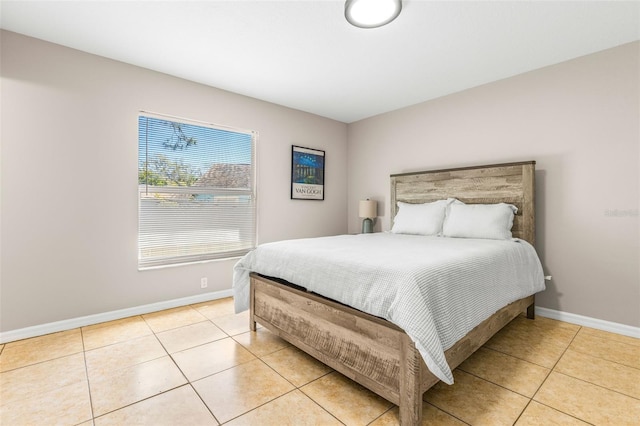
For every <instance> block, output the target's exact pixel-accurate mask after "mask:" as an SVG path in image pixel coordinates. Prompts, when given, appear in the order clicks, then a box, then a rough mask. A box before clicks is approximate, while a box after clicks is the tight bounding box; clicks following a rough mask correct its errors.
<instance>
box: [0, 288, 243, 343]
mask: <svg viewBox="0 0 640 426" xmlns="http://www.w3.org/2000/svg"><path fill="white" fill-rule="evenodd" d="M231 296H233V290H231V289H229V290H220V291H214V292H210V293H204V294H198V295H195V296H188V297H182V298H180V299H173V300H167V301H163V302H157V303H150V304H148V305H142V306H134V307H132V308H126V309H120V310H117V311H110V312H103V313H101V314H95V315H87V316H84V317H79V318H71V319H68V320H63V321H56V322H51V323H48V324H42V325H35V326H33V327H25V328H20V329H18V330H10V331H5V332H1V333H0V343H6V342H13V341H15V340H22V339H28V338H29V337H36V336H43V335H45V334H50V333H57V332H59V331H65V330H72V329H74V328H78V327H84V326H87V325H93V324H99V323H101V322H106V321H113V320H118V319H122V318H127V317H131V316H135V315H142V314H148V313H150V312H157V311H162V310H164V309H171V308H177V307H179V306H185V305H192V304H194V303H201V302H207V301H209V300H216V299H222V298H225V297H231Z"/></svg>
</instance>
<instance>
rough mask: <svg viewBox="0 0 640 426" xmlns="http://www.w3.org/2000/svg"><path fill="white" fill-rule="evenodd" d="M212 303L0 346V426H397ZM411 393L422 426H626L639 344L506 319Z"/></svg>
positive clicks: (378, 402)
mask: <svg viewBox="0 0 640 426" xmlns="http://www.w3.org/2000/svg"><path fill="white" fill-rule="evenodd" d="M248 323H249V320H248V313H246V312H245V313H241V314H237V315H236V314H234V313H233V301H232V300H231V299H223V300H218V301H212V302H206V303H200V304H196V305H191V306H184V307H181V308H176V309H169V310H166V311H161V312H154V313H151V314H147V315H141V316H136V317H131V318H126V319H122V320H118V321H111V322H107V323H102V324H97V325H93V326H89V327H82V328H80V329H75V330H69V331H65V332H61V333H55V334H50V335H46V336H41V337H36V338H33V339H26V340H21V341H17V342H11V343H7V344H4V345H0V424H2V425H3V426H13V425H16V426H18V425H50V424H69V425H83V426H85V425H86V426H89V425H95V426H101V425H138V424H148V425H218V424H228V425H234V426H237V425H307V424H309V425H341V424H344V425H375V426H384V425H397V424H398V409H397V407H395V406H394V405H393V404H391V403H390V402H388V401H386V400H384V399H382V398H380V397H379V396H377V395H375V394H373V393H371V392H369V391H368V390H366V389H364V388H362V387H361V386H359V385H357V384H355V383H354V382H352V381H351V380H349V379H347V378H346V377H344V376H342V375H341V374H339V373H337V372H335V371H333V370H331V369H330V368H328V367H326V366H325V365H323V364H321V363H319V362H318V361H316V360H314V359H313V358H311V357H310V356H308V355H306V354H305V353H303V352H301V351H300V350H298V349H296V348H294V347H292V346H290V345H289V344H288V343H286V342H284V341H283V340H281V339H279V338H278V337H276V336H274V335H273V334H271V333H270V332H269V331H267V330H266V329H264V328H259V329H258V331H257V332H250V331H249V327H248ZM454 376H455V381H456V383H455V384H454V385H453V386H448V385H444V384H442V383H440V384H437V385H436V386H434V387H433V388H432V389H430V390H429V391H428V392H427V393H426V394H425V402H424V406H423V408H424V410H423V412H424V424H429V425H464V424H470V425H492V426H493V425H514V424H515V425H517V426H525V425H586V424H595V425H615V426H621V425H638V424H640V340H639V339H634V338H630V337H625V336H621V335H616V334H612V333H607V332H603V331H599V330H594V329H589V328H585V327H580V326H577V325H572V324H568V323H564V322H560V321H554V320H550V319H547V318H541V317H538V318H537V319H536V320H533V321H531V320H527V319H526V318H524V317H518V318H516V319H515V320H514V321H513V322H512V323H511V324H509V325H508V326H507V327H505V328H504V329H503V330H502V331H501V332H499V333H498V334H497V335H496V336H494V337H493V338H492V339H491V340H490V341H489V342H487V343H486V344H485V345H484V346H483V347H482V348H481V349H480V350H478V351H477V352H476V353H475V354H474V355H473V356H472V357H471V358H469V359H468V360H467V361H465V362H464V363H463V364H462V365H461V366H460V367H459V368H457V369H456V370H455V371H454Z"/></svg>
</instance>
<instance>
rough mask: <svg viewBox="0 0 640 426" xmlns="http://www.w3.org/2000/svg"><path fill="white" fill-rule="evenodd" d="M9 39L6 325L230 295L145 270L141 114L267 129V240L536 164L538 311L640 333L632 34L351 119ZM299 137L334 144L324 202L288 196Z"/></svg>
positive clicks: (222, 267) (1, 145) (637, 91)
mask: <svg viewBox="0 0 640 426" xmlns="http://www.w3.org/2000/svg"><path fill="white" fill-rule="evenodd" d="M1 39H2V40H1V41H2V46H1V48H2V49H1V54H2V57H1V59H2V62H1V73H2V80H1V82H0V84H1V98H0V101H1V102H0V108H1V109H0V114H1V116H0V123H1V130H0V132H1V133H0V136H1V137H0V161H1V165H0V172H1V173H0V179H1V183H2V189H1V191H2V192H1V205H0V220H1V227H0V242H1V245H0V256H1V262H0V268H1V269H0V280H1V281H0V331H10V330H16V329H20V328H24V327H29V326H33V325H40V324H46V323H50V322H54V321H60V320H65V319H72V318H76V317H81V316H84V315H91V314H99V313H103V312H109V311H114V310H119V309H125V308H129V307H135V306H139V305H145V304H149V303H154V302H160V301H165V300H171V299H177V298H182V297H188V296H193V295H198V294H202V292H204V290H201V289H200V287H199V283H200V277H202V276H207V277H208V278H209V288H208V289H207V291H217V290H226V289H228V288H229V287H230V285H231V271H232V266H233V263H234V261H221V262H211V263H205V264H197V265H191V266H184V267H175V268H167V269H162V270H153V271H145V272H138V271H137V260H136V255H137V254H136V236H137V192H136V188H137V185H136V182H137V176H136V175H137V138H136V136H135V135H136V132H137V113H138V111H139V110H148V111H153V112H159V113H165V114H171V115H175V116H181V117H188V118H192V119H196V120H202V121H208V122H215V123H219V124H225V125H230V126H237V127H241V128H246V129H253V130H256V131H258V132H259V133H260V137H259V141H258V178H259V179H258V180H259V187H258V191H259V202H258V208H259V239H260V242H268V241H275V240H280V239H286V238H297V237H307V236H320V235H332V234H339V233H343V232H346V231H347V224H348V230H349V231H351V232H357V231H358V230H359V229H360V221H359V219H358V217H357V216H358V214H357V205H358V204H357V203H358V200H360V199H363V198H365V197H373V198H375V199H377V200H378V201H379V206H378V209H379V212H380V214H381V215H383V216H382V217H381V218H380V220H379V221H378V223H377V224H376V228H377V229H378V230H381V229H384V230H386V229H388V227H389V213H388V212H389V205H388V203H389V189H388V188H389V174H392V173H400V172H406V171H416V170H424V169H431V168H445V167H454V166H465V165H474V164H482V163H497V162H507V161H520V160H530V159H533V160H536V161H537V162H538V164H537V168H538V172H537V185H538V194H537V209H538V233H537V234H538V235H537V241H538V250H539V252H540V255H541V258H542V261H543V264H544V266H545V270H546V272H547V273H548V274H552V275H553V277H554V279H553V281H552V282H551V283H549V285H548V290H547V291H546V292H545V293H543V294H542V295H540V296H539V297H538V304H539V305H540V306H543V307H547V308H551V309H556V310H561V311H566V312H570V313H575V314H580V315H585V316H589V317H593V318H598V319H603V320H607V321H614V322H619V323H622V324H628V325H632V326H640V313H639V312H640V264H639V263H640V262H639V261H638V258H639V257H640V249H639V243H640V227H639V226H638V216H637V209H638V208H640V197H639V188H640V173H639V169H640V167H639V166H640V149H639V140H640V119H639V117H640V110H639V98H640V88H639V77H638V76H639V71H640V70H639V65H638V62H639V56H640V44H639V43H634V44H629V45H625V46H621V47H619V48H616V49H611V50H607V51H604V52H600V53H597V54H594V55H590V56H586V57H583V58H579V59H577V60H574V61H570V62H566V63H562V64H559V65H556V66H553V67H548V68H545V69H541V70H537V71H534V72H530V73H527V74H523V75H520V76H517V77H513V78H510V79H506V80H502V81H499V82H496V83H493V84H488V85H484V86H481V87H477V88H474V89H471V90H467V91H465V92H461V93H458V94H454V95H451V96H447V97H444V98H440V99H437V100H434V101H430V102H425V103H422V104H419V105H416V106H413V107H410V108H405V109H402V110H398V111H395V112H391V113H387V114H383V115H380V116H377V117H373V118H370V119H367V120H363V121H360V122H357V123H353V124H350V125H348V126H347V125H346V124H344V123H339V122H335V121H332V120H328V119H325V118H321V117H317V116H314V115H311V114H307V113H304V112H300V111H295V110H291V109H287V108H284V107H281V106H277V105H273V104H269V103H266V102H262V101H258V100H255V99H251V98H247V97H243V96H239V95H236V94H233V93H229V92H225V91H222V90H218V89H215V88H211V87H207V86H203V85H199V84H196V83H191V82H188V81H185V80H181V79H177V78H173V77H169V76H167V75H164V74H160V73H155V72H152V71H149V70H145V69H141V68H137V67H134V66H131V65H127V64H123V63H119V62H115V61H111V60H107V59H104V58H100V57H96V56H93V55H88V54H85V53H82V52H78V51H75V50H71V49H67V48H64V47H60V46H56V45H53V44H49V43H45V42H42V41H38V40H35V39H31V38H27V37H23V36H20V35H17V34H14V33H9V32H4V31H3V32H1ZM347 141H348V142H347ZM292 144H296V145H302V146H308V147H313V148H319V149H324V150H326V151H327V171H326V176H327V182H326V193H327V199H326V200H325V201H324V202H314V201H292V200H290V199H289V171H290V155H291V154H290V150H291V145H292ZM347 188H348V192H347ZM616 209H617V210H618V211H620V212H630V213H631V214H628V215H626V216H614V215H611V214H610V215H607V212H608V211H615V210H616ZM633 212H636V215H635V216H634V215H633Z"/></svg>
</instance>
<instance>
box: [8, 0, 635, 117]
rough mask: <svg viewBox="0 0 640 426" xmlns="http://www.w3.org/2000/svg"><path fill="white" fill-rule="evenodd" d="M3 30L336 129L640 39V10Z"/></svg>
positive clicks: (14, 5)
mask: <svg viewBox="0 0 640 426" xmlns="http://www.w3.org/2000/svg"><path fill="white" fill-rule="evenodd" d="M0 26H1V27H2V28H3V29H6V30H9V31H14V32H17V33H21V34H25V35H29V36H32V37H36V38H40V39H43V40H47V41H51V42H53V43H58V44H61V45H64V46H68V47H72V48H75V49H79V50H82V51H85V52H90V53H94V54H96V55H101V56H105V57H107V58H112V59H116V60H119V61H123V62H127V63H130V64H134V65H138V66H141V67H145V68H149V69H152V70H156V71H160V72H163V73H167V74H170V75H174V76H178V77H181V78H184V79H187V80H192V81H195V82H199V83H203V84H206V85H210V86H214V87H218V88H221V89H225V90H229V91H232V92H235V93H239V94H243V95H247V96H251V97H254V98H258V99H262V100H265V101H269V102H273V103H276V104H280V105H284V106H287V107H291V108H295V109H298V110H302V111H308V112H310V113H314V114H318V115H321V116H324V117H329V118H332V119H335V120H339V121H342V122H345V123H351V122H354V121H357V120H360V119H363V118H367V117H370V116H373V115H377V114H381V113H384V112H388V111H392V110H395V109H398V108H402V107H405V106H408V105H413V104H416V103H420V102H423V101H426V100H429V99H434V98H437V97H440V96H444V95H447V94H450V93H455V92H459V91H461V90H465V89H468V88H471V87H475V86H478V85H481V84H485V83H489V82H492V81H496V80H500V79H503V78H506V77H510V76H513V75H516V74H520V73H523V72H527V71H530V70H534V69H537V68H541V67H544V66H548V65H551V64H555V63H559V62H562V61H566V60H568V59H572V58H575V57H578V56H583V55H586V54H589V53H593V52H597V51H600V50H604V49H607V48H611V47H614V46H618V45H621V44H624V43H628V42H631V41H634V40H638V39H640V2H639V1H630V2H620V1H603V2H595V1H570V2H558V1H506V2H479V1H478V2H476V1H426V0H405V1H404V2H403V10H402V13H401V14H400V16H399V17H398V19H396V20H395V21H393V22H392V23H391V24H389V25H387V26H384V27H381V28H377V29H361V28H356V27H353V26H350V25H349V24H348V23H347V22H346V21H345V19H344V2H343V1H334V0H315V1H304V0H302V1H300V0H298V1H275V2H274V1H255V0H254V1H246V0H232V1H149V0H146V1H122V0H112V1H91V0H84V1H5V0H2V2H1V9H0Z"/></svg>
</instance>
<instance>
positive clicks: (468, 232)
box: [442, 203, 518, 240]
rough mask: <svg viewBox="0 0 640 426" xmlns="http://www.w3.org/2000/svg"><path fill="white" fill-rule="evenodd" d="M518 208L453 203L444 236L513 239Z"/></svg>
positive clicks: (450, 206)
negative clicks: (512, 229)
mask: <svg viewBox="0 0 640 426" xmlns="http://www.w3.org/2000/svg"><path fill="white" fill-rule="evenodd" d="M517 211H518V208H517V207H516V206H514V205H512V204H505V203H500V204H463V203H452V204H451V205H449V207H448V209H447V216H446V218H445V220H444V224H443V226H442V235H443V236H445V237H458V238H487V239H492V240H508V239H511V227H512V226H513V216H514V214H515V213H516V212H517Z"/></svg>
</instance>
